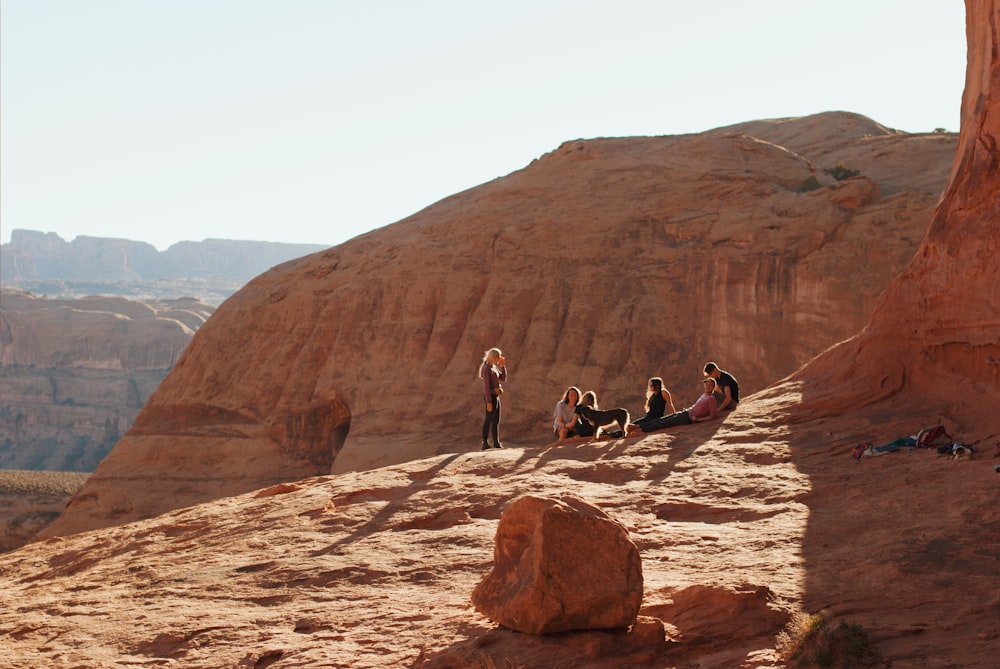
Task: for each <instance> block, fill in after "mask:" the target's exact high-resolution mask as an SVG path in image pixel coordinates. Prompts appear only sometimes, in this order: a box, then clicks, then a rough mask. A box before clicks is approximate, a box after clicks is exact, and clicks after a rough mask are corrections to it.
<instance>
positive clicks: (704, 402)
mask: <svg viewBox="0 0 1000 669" xmlns="http://www.w3.org/2000/svg"><path fill="white" fill-rule="evenodd" d="M702 384H703V385H704V387H705V392H704V393H703V394H702V396H701V397H699V398H698V401H697V402H695V403H694V404H692V405H691V406H690V407H688V408H687V409H684V410H683V411H678V412H676V413H672V414H670V415H667V416H664V417H662V418H657V419H655V420H650V421H646V422H644V423H642V424H641V425H640V426H639V427H640V428H641V429H642V431H643V432H656V431H657V430H662V429H663V428H665V427H673V426H675V425H690V424H691V423H701V422H703V421H706V420H712V419H713V418H715V417H716V416H718V415H719V410H718V407H717V404H716V401H715V395H714V393H715V379H713V378H712V377H710V376H709V377H706V378H705V379H703V380H702Z"/></svg>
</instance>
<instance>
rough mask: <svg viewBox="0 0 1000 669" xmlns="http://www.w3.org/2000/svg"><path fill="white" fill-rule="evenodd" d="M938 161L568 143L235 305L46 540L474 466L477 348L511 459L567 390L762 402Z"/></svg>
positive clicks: (849, 328)
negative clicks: (256, 492)
mask: <svg viewBox="0 0 1000 669" xmlns="http://www.w3.org/2000/svg"><path fill="white" fill-rule="evenodd" d="M749 132H753V133H756V135H760V136H756V135H754V134H748V133H749ZM772 140H773V141H772ZM778 141H783V142H786V143H787V144H789V146H782V145H780V144H778V143H775V142H778ZM954 148H955V137H954V136H950V135H945V134H929V135H908V134H906V133H901V132H898V131H894V130H890V129H887V128H884V127H882V126H880V125H879V124H877V123H875V122H873V121H871V120H870V119H867V118H864V117H861V116H858V115H856V114H847V113H828V114H820V115H817V116H813V117H806V118H793V119H783V120H775V121H767V122H757V123H753V124H747V125H745V126H737V127H735V128H729V129H727V128H723V129H717V130H713V131H710V132H706V133H702V134H697V135H686V136H668V137H637V138H622V139H595V140H588V141H583V140H580V141H573V142H567V143H565V144H563V145H562V146H561V147H559V148H558V149H557V150H555V151H553V152H552V153H550V154H547V155H545V156H543V157H542V158H540V159H538V160H536V161H534V162H533V163H532V164H530V165H529V166H528V167H526V168H525V169H523V170H521V171H519V172H515V173H513V174H511V175H509V176H507V177H504V178H501V179H497V180H495V181H492V182H490V183H487V184H483V185H482V186H479V187H477V188H473V189H471V190H469V191H466V192H464V193H459V194H457V195H455V196H453V197H450V198H447V199H445V200H443V201H441V202H438V203H437V204H434V205H432V206H430V207H428V208H427V209H425V210H423V211H421V212H419V213H417V214H415V215H413V216H412V217H410V218H408V219H406V220H403V221H401V222H399V223H396V224H394V225H391V226H388V227H386V228H382V229H379V230H376V231H374V232H371V233H369V234H366V235H363V236H361V237H358V238H355V239H353V240H351V241H350V242H347V243H345V244H343V245H341V246H339V247H336V248H333V249H330V250H328V251H324V252H322V253H318V254H315V255H312V256H308V257H305V258H302V259H299V260H295V261H292V262H289V263H286V264H285V265H282V266H280V267H277V268H275V269H273V270H271V271H269V272H267V273H265V274H263V275H262V276H260V277H258V278H257V279H255V280H254V281H252V282H251V283H249V284H248V285H247V286H246V287H245V288H244V289H243V290H241V291H240V292H239V293H238V294H237V295H235V296H233V297H232V298H231V299H230V300H228V301H227V302H226V303H225V304H223V305H222V306H221V307H220V308H219V309H218V310H217V311H216V313H215V314H214V315H213V317H212V319H211V320H210V321H209V322H208V323H207V324H206V325H205V327H204V328H202V329H201V330H199V332H198V334H197V335H196V337H195V339H194V341H193V343H192V346H191V348H190V349H189V351H188V352H187V353H186V354H185V356H184V357H183V358H182V359H181V360H180V361H179V363H178V365H177V366H176V367H175V368H174V370H173V371H172V373H171V375H170V376H169V377H168V379H167V380H166V381H165V382H164V383H163V384H162V386H161V387H160V389H159V390H158V392H157V393H156V394H155V395H154V396H153V397H152V398H151V399H150V402H149V403H148V405H147V406H146V408H145V409H144V411H143V413H142V414H141V415H140V417H139V418H138V419H137V422H136V425H135V427H134V428H133V430H132V431H131V432H130V433H129V434H128V435H127V436H126V437H125V438H124V439H123V441H122V442H121V445H120V447H119V448H117V449H116V450H115V451H114V452H113V453H112V454H111V455H110V456H109V457H108V458H107V459H106V460H105V461H104V462H103V463H102V465H101V466H100V467H99V468H98V470H97V471H96V472H95V476H94V478H93V479H92V481H91V482H90V483H89V484H88V485H87V486H86V487H85V489H84V490H82V491H81V493H80V495H79V496H78V499H77V500H75V501H74V503H73V504H72V505H71V507H70V509H69V510H68V512H67V513H66V514H65V515H64V518H63V519H62V520H61V521H60V523H59V525H58V528H57V531H59V532H66V531H71V530H74V529H83V528H89V527H96V526H101V525H106V524H111V523H116V522H121V521H125V520H132V519H136V518H141V517H146V516H150V515H155V514H157V513H160V512H162V511H165V510H166V509H168V508H174V507H175V506H180V505H185V504H193V503H197V502H201V501H204V500H206V499H211V498H214V497H217V496H220V495H225V494H234V493H237V492H241V491H245V490H251V489H255V488H258V487H261V486H265V485H270V484H272V483H276V482H278V481H285V480H294V479H297V478H301V477H303V476H309V475H314V474H324V473H328V472H330V471H331V470H332V471H347V470H351V469H359V468H370V467H374V466H379V465H384V464H388V463H393V462H400V461H404V460H408V459H412V458H417V457H423V456H427V455H431V454H433V453H436V452H454V451H464V450H468V449H470V448H478V442H479V436H478V431H479V425H480V422H481V417H480V415H481V412H482V400H481V399H480V396H479V393H478V390H477V388H478V387H477V381H476V379H475V372H476V369H477V365H478V361H479V360H480V358H481V356H482V352H483V350H484V349H486V348H488V347H490V346H494V345H497V346H501V347H503V348H504V350H505V352H506V353H507V357H508V359H509V360H510V361H511V365H512V369H511V372H512V374H511V380H510V382H509V384H508V395H507V398H508V399H507V402H506V409H505V413H504V419H503V421H504V428H503V438H504V439H505V440H506V441H507V442H508V443H509V444H511V445H518V444H539V443H544V442H546V441H548V440H549V439H550V434H551V433H550V430H549V423H550V419H549V416H550V414H551V411H552V406H553V405H554V404H555V402H556V400H557V399H558V398H559V396H560V395H561V393H562V392H563V389H564V388H565V387H566V386H567V385H569V384H578V385H581V386H583V387H586V388H593V389H595V390H597V392H598V396H599V400H600V401H601V402H602V403H603V404H604V405H608V406H615V405H624V406H626V407H627V408H629V409H630V410H631V411H633V412H639V411H640V410H641V407H642V403H643V401H644V397H643V393H644V390H645V385H646V384H645V381H646V379H647V378H648V377H649V376H651V375H662V376H664V378H665V379H666V381H667V384H668V387H670V388H671V389H672V390H673V391H674V393H675V395H676V399H677V402H678V404H680V405H682V406H687V404H689V403H690V402H692V401H693V400H694V399H695V398H696V396H697V392H698V388H699V387H700V384H699V383H698V379H699V378H700V370H701V367H702V365H703V364H704V362H705V361H706V360H709V359H716V360H718V361H719V362H720V363H721V364H722V366H723V367H724V368H727V369H731V370H732V371H733V372H734V373H735V374H736V375H737V376H738V378H739V379H740V380H741V382H742V383H743V388H744V392H745V393H748V392H751V391H753V390H757V389H760V388H762V387H764V385H766V384H767V383H769V382H772V381H774V380H777V379H779V378H781V377H783V376H785V375H786V374H789V373H791V372H793V371H795V370H796V369H797V368H798V367H799V366H800V365H801V364H802V363H804V362H805V361H806V360H808V359H809V358H811V357H812V356H814V355H815V354H817V353H819V352H820V351H822V350H823V349H825V348H827V347H828V346H830V345H831V344H834V343H836V342H838V341H840V340H842V339H844V338H845V337H848V336H850V335H851V334H853V333H854V332H856V331H857V330H858V328H860V327H861V325H862V324H863V323H864V321H865V319H867V318H868V316H869V315H870V311H871V308H872V306H873V304H874V301H875V299H876V297H877V295H878V294H879V293H880V292H881V290H882V289H883V288H884V286H885V285H886V284H887V283H888V282H889V280H890V279H891V278H892V277H893V276H895V275H896V274H897V273H898V272H899V271H900V269H901V268H902V267H903V266H904V264H905V263H906V262H907V261H908V260H909V259H910V258H911V257H912V254H913V252H914V250H915V249H916V246H917V243H918V242H919V239H920V238H921V237H922V236H923V234H924V232H925V231H926V226H927V224H928V222H929V220H930V214H931V211H932V209H933V206H934V204H935V203H936V202H937V199H938V197H939V194H940V191H941V189H942V188H943V187H944V184H945V181H946V179H947V173H948V169H949V166H950V164H951V160H952V157H953V155H954ZM844 161H847V163H848V164H846V165H844V167H846V168H848V169H851V170H857V171H858V172H859V174H858V175H857V176H854V177H852V178H847V179H844V180H841V181H838V180H836V179H834V178H833V177H832V176H830V175H829V174H828V173H827V170H829V169H831V168H833V167H836V166H837V165H838V164H842V163H843V162H844ZM903 165H909V166H912V167H914V168H916V169H915V170H914V172H913V175H914V176H912V180H910V181H908V180H907V177H906V170H905V169H904V168H903ZM810 188H813V189H812V190H810ZM387 426H392V427H391V428H387ZM386 429H390V430H391V431H392V432H393V433H394V434H395V437H394V438H393V439H392V440H391V442H388V441H386V440H385V438H384V437H385V432H386ZM150 461H155V462H157V463H158V464H157V466H156V467H155V468H150V467H148V465H147V464H145V463H148V462H150ZM137 469H138V470H143V471H147V472H148V480H147V479H146V478H145V477H143V476H138V477H137V476H134V475H133V474H132V472H134V471H136V470H137ZM156 470H162V471H170V472H171V476H172V477H174V478H173V479H172V482H171V483H170V485H169V489H161V487H160V484H159V483H158V481H159V480H160V477H159V475H158V474H157V473H155V472H156ZM126 472H128V473H127V474H126ZM105 494H107V495H108V496H109V499H112V498H113V499H114V500H116V501H114V502H109V501H105V500H103V499H102V495H105ZM112 506H113V507H114V508H116V509H117V511H116V512H115V513H114V514H110V515H109V514H108V511H107V510H108V509H109V508H111V507H112Z"/></svg>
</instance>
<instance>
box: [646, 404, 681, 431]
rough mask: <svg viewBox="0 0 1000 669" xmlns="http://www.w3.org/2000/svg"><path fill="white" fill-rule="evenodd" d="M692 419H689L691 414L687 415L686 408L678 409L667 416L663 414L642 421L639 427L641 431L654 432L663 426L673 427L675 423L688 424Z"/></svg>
mask: <svg viewBox="0 0 1000 669" xmlns="http://www.w3.org/2000/svg"><path fill="white" fill-rule="evenodd" d="M693 422H694V421H693V420H691V416H689V415H688V412H687V410H686V409H685V410H684V411H678V412H677V413H672V414H670V415H669V416H664V417H663V418H654V419H653V420H649V421H643V422H642V423H641V424H640V425H639V427H640V428H642V431H643V432H656V431H657V430H662V429H663V428H665V427H673V426H675V425H690V424H691V423H693Z"/></svg>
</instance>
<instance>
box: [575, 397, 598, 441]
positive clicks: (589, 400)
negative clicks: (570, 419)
mask: <svg viewBox="0 0 1000 669" xmlns="http://www.w3.org/2000/svg"><path fill="white" fill-rule="evenodd" d="M583 406H588V407H591V408H593V409H596V408H597V393H595V392H594V391H593V390H588V391H587V392H585V393H584V394H583V397H581V398H580V404H578V405H577V407H576V409H574V411H575V412H576V428H575V430H574V431H575V432H576V434H577V436H580V437H593V436H594V426H593V425H592V424H591V422H590V421H589V420H583V419H582V418H580V407H583Z"/></svg>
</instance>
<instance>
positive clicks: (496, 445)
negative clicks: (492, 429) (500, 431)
mask: <svg viewBox="0 0 1000 669" xmlns="http://www.w3.org/2000/svg"><path fill="white" fill-rule="evenodd" d="M493 448H503V444H501V443H500V442H499V441H498V442H497V443H495V444H494V445H493Z"/></svg>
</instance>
